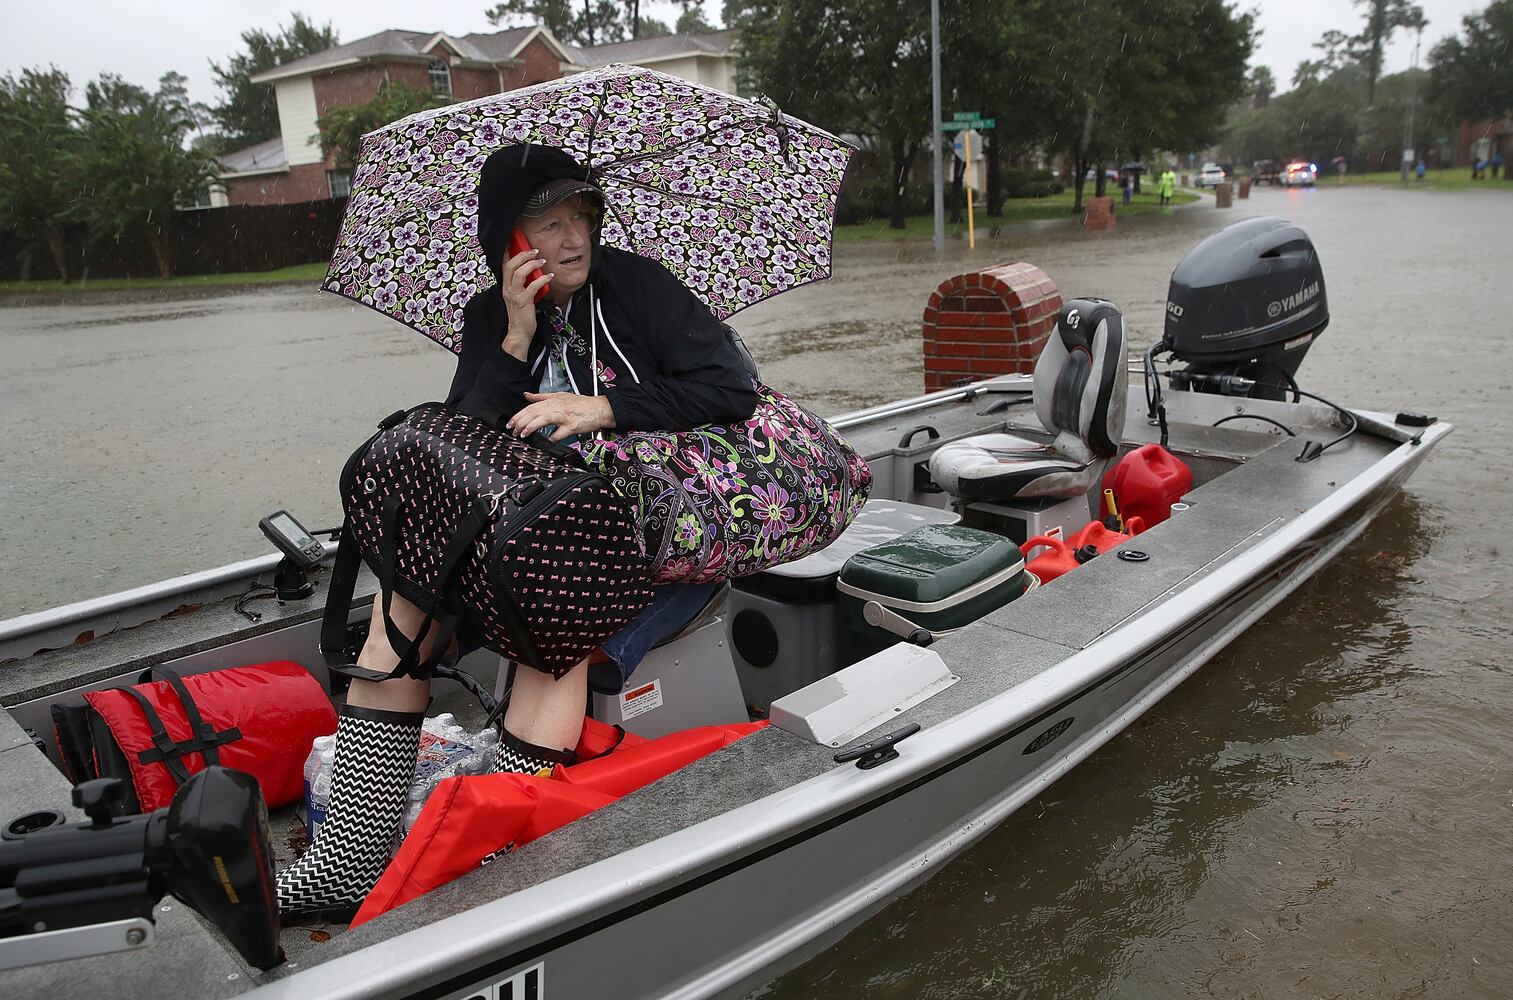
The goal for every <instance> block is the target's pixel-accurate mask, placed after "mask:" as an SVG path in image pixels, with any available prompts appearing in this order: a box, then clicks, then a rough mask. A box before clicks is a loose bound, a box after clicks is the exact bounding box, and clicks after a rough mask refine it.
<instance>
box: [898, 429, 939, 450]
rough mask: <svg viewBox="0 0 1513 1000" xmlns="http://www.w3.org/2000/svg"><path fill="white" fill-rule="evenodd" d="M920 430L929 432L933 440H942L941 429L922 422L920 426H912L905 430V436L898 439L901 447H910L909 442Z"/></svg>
mask: <svg viewBox="0 0 1513 1000" xmlns="http://www.w3.org/2000/svg"><path fill="white" fill-rule="evenodd" d="M920 431H924V432H925V433H926V434H928V435H929V437H930V440H931V441H939V440H940V431H938V430H936V429H935V428H934V427H931V426H930V425H929V424H920V425H919V426H918V427H910V428H909V429H908V430H906V431H904V436H903V437H901V438H899V439H898V446H899V447H900V448H907V447H909V443H910V442H911V441H913V440H914V435H916V434H918V433H919V432H920Z"/></svg>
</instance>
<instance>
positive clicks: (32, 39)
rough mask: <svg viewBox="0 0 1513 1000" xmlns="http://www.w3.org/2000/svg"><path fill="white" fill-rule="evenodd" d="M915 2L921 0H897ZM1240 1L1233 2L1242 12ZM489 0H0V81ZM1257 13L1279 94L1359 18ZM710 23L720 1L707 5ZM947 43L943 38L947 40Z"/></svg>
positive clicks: (126, 65) (1429, 38) (1405, 45)
mask: <svg viewBox="0 0 1513 1000" xmlns="http://www.w3.org/2000/svg"><path fill="white" fill-rule="evenodd" d="M900 2H923V0H900ZM1419 3H1420V4H1421V6H1422V7H1423V9H1424V13H1425V14H1426V15H1427V16H1428V19H1429V27H1428V28H1427V29H1426V30H1425V32H1424V55H1425V56H1427V54H1428V50H1429V48H1430V47H1431V46H1432V44H1433V42H1435V41H1437V40H1438V39H1439V38H1441V37H1442V36H1444V35H1449V34H1454V33H1456V32H1458V31H1459V30H1460V19H1461V17H1462V16H1463V15H1465V14H1467V13H1470V12H1473V11H1476V10H1480V9H1482V8H1484V7H1485V6H1486V0H1481V2H1474V0H1419ZM1243 5H1244V0H1242V6H1243ZM489 6H491V4H490V3H489V2H488V0H427V2H422V3H416V2H414V0H411V2H408V3H404V2H398V0H291V2H289V3H288V4H287V5H285V4H282V3H267V2H253V0H153V2H150V3H148V2H142V0H0V74H4V73H7V72H15V71H18V70H20V69H22V68H23V67H28V66H46V65H48V64H52V65H56V66H58V67H59V68H60V69H62V70H64V71H65V72H67V73H68V75H69V76H70V77H71V78H72V80H73V82H74V84H75V86H79V87H82V85H83V84H84V82H85V81H87V80H90V79H93V78H94V77H96V76H98V75H99V74H101V73H104V72H112V73H119V74H120V75H121V76H123V77H125V78H126V79H127V80H129V81H130V82H132V83H138V84H141V85H143V86H147V87H151V86H152V85H153V84H154V83H155V82H156V81H157V79H158V77H159V76H161V75H162V74H163V73H165V72H167V71H169V70H177V71H179V72H180V73H183V74H184V75H185V76H187V77H188V78H189V93H190V96H191V97H192V98H194V99H195V100H198V101H203V102H205V103H207V104H213V103H215V102H216V101H217V100H218V99H219V93H220V92H219V90H218V89H217V88H216V86H215V83H214V78H213V77H212V76H211V75H210V65H209V64H210V61H211V60H224V59H225V57H226V56H227V55H229V54H232V53H235V52H237V51H239V50H240V49H241V47H242V46H241V40H240V38H239V35H240V34H241V32H242V31H243V30H245V29H247V28H253V27H256V28H263V29H265V30H273V29H276V28H277V27H278V26H279V24H280V23H281V22H282V23H287V22H288V20H289V11H291V10H301V11H303V12H304V13H306V14H307V15H308V16H309V17H310V18H311V19H313V20H315V21H316V22H323V21H329V22H331V24H332V25H333V26H334V27H335V28H336V31H337V33H338V35H339V36H340V37H341V40H342V41H344V42H350V41H355V40H356V39H358V38H362V37H363V36H364V35H371V34H373V33H375V32H378V31H382V30H383V29H385V28H407V29H410V30H414V31H431V30H439V31H446V32H449V33H451V34H458V35H465V34H467V33H469V32H474V31H478V32H484V31H490V30H496V29H493V28H492V27H491V26H490V25H489V22H488V19H487V18H486V17H484V15H483V11H484V10H486V9H487V8H488V7H489ZM1256 6H1258V7H1260V8H1261V13H1260V17H1259V23H1260V26H1261V29H1262V33H1261V38H1260V43H1259V46H1258V49H1257V52H1256V55H1255V56H1254V57H1253V59H1252V62H1253V63H1256V64H1264V65H1267V66H1270V67H1271V70H1272V73H1273V74H1274V75H1275V77H1276V79H1277V83H1278V85H1279V89H1281V90H1286V89H1288V87H1289V86H1290V85H1291V80H1292V72H1293V69H1294V68H1295V67H1296V66H1297V64H1298V62H1299V61H1300V60H1303V59H1307V58H1310V57H1312V56H1313V55H1314V52H1313V50H1312V48H1311V46H1312V44H1313V42H1314V41H1315V40H1316V39H1317V38H1318V37H1319V36H1320V35H1321V34H1323V33H1324V32H1325V31H1328V30H1330V29H1331V28H1334V29H1339V30H1341V31H1346V32H1354V31H1357V30H1359V27H1360V23H1361V17H1360V12H1359V11H1358V10H1357V9H1356V8H1354V7H1353V6H1352V4H1351V0H1266V2H1265V3H1264V4H1261V3H1257V4H1256ZM706 7H707V10H708V14H707V16H708V17H709V19H710V21H711V22H714V23H718V19H719V10H720V4H719V3H718V2H716V0H709V2H708V3H707V4H706ZM642 9H643V11H646V12H649V13H650V14H651V15H652V16H658V17H661V18H662V19H663V20H666V21H669V22H671V21H672V20H673V19H674V17H673V15H674V13H675V9H674V8H672V7H671V6H670V5H668V4H662V3H657V2H655V0H647V2H646V3H645V4H643V8H642ZM1399 35H1400V36H1401V37H1399V38H1398V39H1397V40H1396V41H1395V42H1394V44H1393V45H1392V46H1391V48H1390V49H1389V51H1388V53H1387V60H1386V65H1385V71H1386V72H1388V73H1392V72H1397V71H1399V70H1403V69H1406V68H1407V67H1408V63H1409V59H1410V57H1411V55H1412V50H1413V42H1412V38H1411V36H1404V35H1403V33H1401V32H1400V33H1399ZM946 42H947V44H949V40H946Z"/></svg>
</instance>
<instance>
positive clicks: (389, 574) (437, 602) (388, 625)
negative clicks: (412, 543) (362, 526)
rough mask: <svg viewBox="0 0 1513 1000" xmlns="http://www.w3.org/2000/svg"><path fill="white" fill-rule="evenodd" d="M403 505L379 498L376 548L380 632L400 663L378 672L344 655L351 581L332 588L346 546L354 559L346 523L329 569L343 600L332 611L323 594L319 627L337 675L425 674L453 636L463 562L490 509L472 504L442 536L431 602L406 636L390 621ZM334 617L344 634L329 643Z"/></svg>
mask: <svg viewBox="0 0 1513 1000" xmlns="http://www.w3.org/2000/svg"><path fill="white" fill-rule="evenodd" d="M403 510H404V507H403V504H402V503H401V502H400V499H399V498H398V497H397V496H394V495H392V494H391V495H389V496H386V497H384V501H383V510H382V512H381V514H380V528H381V531H382V537H383V541H382V543H381V545H380V547H379V551H378V553H377V555H378V585H379V606H380V609H381V611H382V617H383V624H384V632H385V634H386V635H387V636H388V639H389V646H390V648H392V649H393V650H394V652H395V653H396V654H397V655H398V656H399V663H398V664H397V665H396V666H395V667H394V670H393V671H392V672H390V673H381V672H379V671H377V670H369V669H368V668H366V667H359V666H356V665H353V664H352V663H350V661H349V660H348V659H347V658H346V657H345V649H344V647H345V641H346V640H345V633H346V616H347V608H348V607H350V605H351V593H352V591H351V585H350V584H347V583H346V581H345V580H344V581H343V584H344V590H343V591H342V592H341V593H336V591H337V577H338V576H340V575H341V573H340V570H341V568H342V555H343V552H344V551H345V550H347V549H348V548H349V547H350V550H351V551H352V553H353V555H352V557H351V558H352V560H353V562H354V563H355V561H356V558H357V556H356V551H357V543H356V539H355V538H353V539H351V542H350V546H349V541H348V540H349V537H350V530H349V526H346V525H344V526H343V532H342V541H341V544H340V546H338V549H337V566H338V569H337V571H334V572H333V573H332V580H331V590H332V592H333V593H336V596H337V598H340V599H342V603H343V605H344V606H343V607H341V608H340V609H338V610H337V611H335V612H334V613H333V611H332V606H333V600H332V598H330V597H328V598H327V604H326V617H325V621H324V622H323V625H322V639H321V648H322V652H323V653H324V655H325V657H326V664H327V666H328V667H329V668H330V669H331V670H334V671H336V672H337V673H339V674H342V675H344V676H347V677H351V678H355V679H357V680H367V681H377V682H383V681H386V680H391V679H392V678H395V677H416V678H421V679H424V678H427V677H430V676H431V673H432V671H434V670H435V668H436V665H437V664H438V663H440V662H441V661H442V659H443V658H444V657H445V656H446V655H447V647H448V646H449V645H450V644H451V641H452V636H453V635H454V634H456V632H457V627H458V626H459V625H460V624H461V623H462V619H463V615H464V609H463V603H462V564H463V562H464V560H466V559H467V557H468V554H469V553H470V552H471V551H472V548H473V545H474V543H475V542H476V541H477V540H478V536H480V535H482V534H483V533H484V531H486V530H487V529H488V526H489V523H490V522H491V521H492V519H493V518H492V516H491V514H490V512H489V509H488V508H487V507H486V506H485V505H484V504H483V503H482V502H478V503H475V504H474V505H473V509H472V510H470V511H469V512H468V513H467V514H466V515H465V516H464V517H463V519H462V522H461V523H460V524H459V525H458V526H457V530H456V531H454V532H453V533H452V537H451V538H449V539H448V540H447V544H446V548H445V549H444V550H443V552H442V557H441V569H440V570H439V571H438V572H437V574H436V582H435V586H434V592H433V593H432V594H431V595H430V598H431V599H430V601H429V602H428V606H427V607H426V608H425V618H424V620H422V621H421V623H420V627H419V628H418V629H417V630H416V632H415V635H414V636H408V635H405V633H404V630H403V629H401V628H400V627H399V625H398V624H397V623H396V622H395V621H394V617H393V607H394V594H395V592H396V591H395V583H396V581H397V579H398V575H399V574H398V570H397V566H398V561H399V535H400V516H401V514H402V513H403ZM352 577H353V579H355V578H356V571H355V569H353V570H352ZM333 620H339V621H340V626H339V627H340V629H341V632H342V636H343V638H342V639H340V640H335V639H334V638H333V639H332V640H331V641H330V642H328V640H327V638H326V636H327V635H328V634H329V635H332V636H333V637H334V632H335V629H334V627H333ZM432 625H437V626H439V627H438V628H437V630H436V635H435V639H434V641H433V645H432V647H431V652H430V655H428V656H425V657H423V658H422V656H421V653H420V650H421V643H422V641H423V640H424V637H425V636H426V634H427V633H428V632H430V630H431V626H432ZM334 648H342V649H343V653H342V658H341V659H340V661H339V662H333V655H332V652H331V650H332V649H334Z"/></svg>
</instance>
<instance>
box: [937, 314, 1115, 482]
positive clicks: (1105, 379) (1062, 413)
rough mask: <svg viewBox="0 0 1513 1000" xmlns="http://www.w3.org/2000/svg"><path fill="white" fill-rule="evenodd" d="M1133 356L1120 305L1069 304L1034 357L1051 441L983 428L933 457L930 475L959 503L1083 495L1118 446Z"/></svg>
mask: <svg viewBox="0 0 1513 1000" xmlns="http://www.w3.org/2000/svg"><path fill="white" fill-rule="evenodd" d="M1126 355H1127V349H1126V347H1125V339H1124V317H1123V315H1122V314H1121V313H1120V312H1119V310H1118V308H1117V307H1116V306H1114V304H1113V303H1111V302H1106V301H1104V300H1102V299H1073V300H1071V301H1070V302H1068V303H1066V305H1064V306H1062V308H1061V312H1060V313H1059V314H1058V315H1057V317H1056V331H1055V333H1054V334H1052V336H1051V338H1050V340H1048V341H1047V342H1046V345H1045V349H1044V350H1043V351H1042V352H1041V354H1040V359H1039V360H1038V361H1037V362H1036V363H1035V388H1034V393H1035V413H1036V415H1037V416H1038V417H1039V418H1040V422H1041V424H1043V425H1044V426H1045V429H1046V430H1047V431H1048V432H1049V433H1050V434H1051V435H1053V437H1052V439H1051V440H1050V441H1049V442H1042V441H1035V440H1031V439H1029V438H1024V437H1019V436H1017V435H1013V434H978V435H974V436H972V437H968V438H963V439H961V440H960V441H952V442H951V443H949V444H946V445H943V446H941V447H940V448H939V449H938V450H937V451H936V452H935V454H934V455H932V456H931V457H930V477H931V478H932V479H933V480H934V481H935V483H936V485H938V486H940V487H941V488H942V489H944V490H945V491H946V492H947V493H949V494H951V496H952V497H953V498H954V499H955V500H956V501H957V502H958V503H970V502H974V501H986V502H989V503H1015V502H1018V501H1025V500H1033V501H1041V500H1044V499H1045V498H1055V497H1079V496H1083V495H1084V494H1086V493H1087V491H1088V489H1089V488H1091V487H1092V485H1093V484H1094V483H1096V482H1097V481H1098V477H1099V476H1101V475H1102V474H1103V470H1104V468H1105V467H1106V466H1107V465H1108V463H1109V461H1110V460H1111V459H1113V457H1114V455H1115V454H1116V453H1117V452H1118V450H1119V437H1120V434H1121V432H1122V431H1123V429H1124V407H1125V397H1126V395H1127V393H1128V387H1129V382H1128V377H1127V376H1126V374H1125V370H1124V369H1125V364H1126Z"/></svg>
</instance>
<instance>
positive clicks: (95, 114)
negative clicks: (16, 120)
mask: <svg viewBox="0 0 1513 1000" xmlns="http://www.w3.org/2000/svg"><path fill="white" fill-rule="evenodd" d="M79 114H80V119H81V126H80V135H79V138H80V144H79V148H80V150H81V169H82V176H83V177H84V178H86V180H85V181H84V182H83V184H82V200H81V202H80V204H79V206H78V212H77V214H78V215H79V217H80V218H82V219H83V220H84V221H86V222H87V223H89V226H90V231H91V235H92V236H93V237H95V238H102V237H105V238H111V239H120V238H121V237H123V236H125V235H126V234H127V233H129V232H133V231H136V232H140V233H141V234H142V235H143V236H144V237H146V239H147V245H148V246H149V247H150V248H151V250H152V254H153V257H154V259H155V261H156V264H157V270H158V274H159V275H160V276H161V277H164V278H167V277H170V276H171V275H172V273H173V265H172V261H171V260H170V259H169V255H168V237H169V232H170V229H171V227H172V225H173V220H174V217H175V216H176V215H177V213H178V210H179V208H180V206H182V205H185V204H189V203H192V202H193V201H194V199H195V198H196V197H197V196H198V195H199V193H200V192H201V191H202V190H203V189H204V187H205V185H207V184H209V183H211V182H212V181H213V180H215V178H216V175H217V170H216V163H215V160H214V159H212V158H211V157H210V156H209V155H207V154H206V153H204V152H201V151H198V150H194V149H190V148H188V147H187V145H186V144H187V142H188V139H189V136H190V135H191V133H192V132H193V131H194V130H195V128H196V126H197V125H198V122H197V121H196V117H195V112H194V107H193V105H191V104H190V103H189V101H188V98H187V96H186V94H185V89H184V77H182V76H181V75H179V74H178V73H167V74H165V75H164V76H163V78H162V79H161V80H160V81H159V83H158V90H157V92H156V93H148V92H147V91H146V90H144V89H143V88H141V87H138V86H136V85H134V84H130V83H126V82H125V81H124V80H122V79H121V78H120V77H118V76H114V75H112V74H105V75H103V76H101V77H100V79H99V80H97V81H95V82H93V83H90V84H89V85H88V86H87V87H86V88H85V107H84V108H83V109H82V110H81V111H80V112H79Z"/></svg>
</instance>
